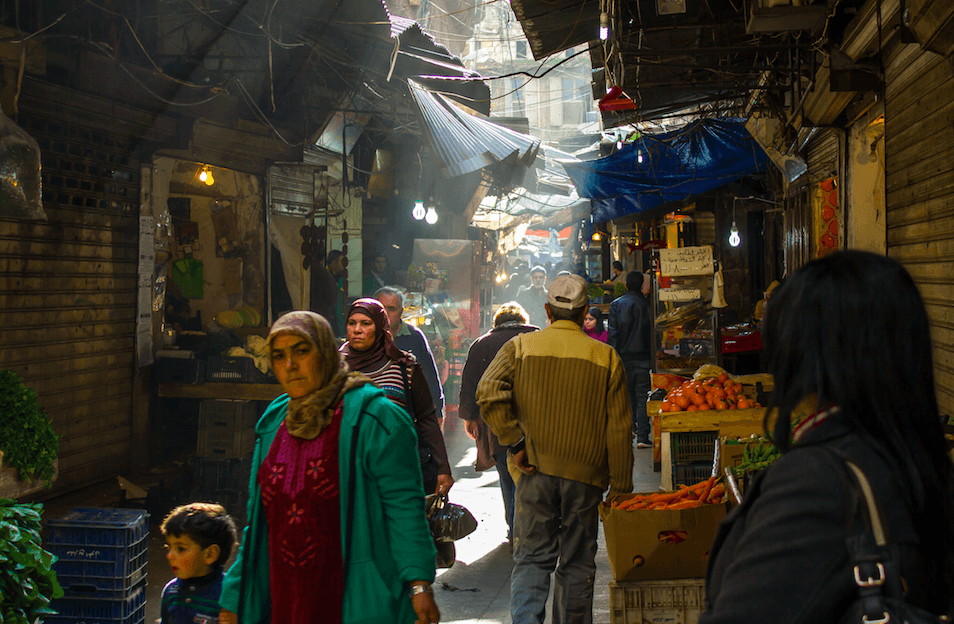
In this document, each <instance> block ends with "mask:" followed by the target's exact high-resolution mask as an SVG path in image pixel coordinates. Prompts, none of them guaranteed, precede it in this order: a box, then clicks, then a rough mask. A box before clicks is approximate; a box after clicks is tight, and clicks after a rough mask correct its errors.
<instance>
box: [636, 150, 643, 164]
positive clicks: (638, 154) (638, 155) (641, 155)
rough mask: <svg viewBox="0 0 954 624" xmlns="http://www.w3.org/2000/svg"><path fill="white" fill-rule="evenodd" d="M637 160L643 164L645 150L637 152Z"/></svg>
mask: <svg viewBox="0 0 954 624" xmlns="http://www.w3.org/2000/svg"><path fill="white" fill-rule="evenodd" d="M636 162H638V163H640V164H642V162H643V150H639V151H638V152H636Z"/></svg>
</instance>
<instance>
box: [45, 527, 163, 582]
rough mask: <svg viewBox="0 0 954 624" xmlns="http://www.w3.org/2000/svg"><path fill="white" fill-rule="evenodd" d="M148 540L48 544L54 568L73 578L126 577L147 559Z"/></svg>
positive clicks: (144, 563)
mask: <svg viewBox="0 0 954 624" xmlns="http://www.w3.org/2000/svg"><path fill="white" fill-rule="evenodd" d="M148 545H149V539H148V538H147V537H144V538H142V540H140V541H139V542H137V543H136V544H133V545H132V546H92V547H90V546H72V545H69V544H47V546H46V550H48V551H50V552H51V553H53V554H54V555H56V557H57V561H56V563H54V564H53V570H55V571H56V573H57V575H61V574H62V575H64V576H68V577H73V578H98V579H106V578H111V579H125V578H130V577H132V576H133V575H135V573H136V571H137V570H140V569H142V568H143V567H144V566H145V565H146V564H147V563H148V561H149V553H148V550H147V547H148Z"/></svg>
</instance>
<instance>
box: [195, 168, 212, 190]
mask: <svg viewBox="0 0 954 624" xmlns="http://www.w3.org/2000/svg"><path fill="white" fill-rule="evenodd" d="M199 182H205V185H206V186H212V185H213V184H215V178H214V177H212V170H211V169H209V168H208V167H202V171H200V172H199Z"/></svg>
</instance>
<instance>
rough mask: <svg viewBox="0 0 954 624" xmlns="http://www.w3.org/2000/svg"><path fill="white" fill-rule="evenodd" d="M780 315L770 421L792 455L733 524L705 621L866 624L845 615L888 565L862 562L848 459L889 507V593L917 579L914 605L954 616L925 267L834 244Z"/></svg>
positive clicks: (911, 588)
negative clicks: (917, 278) (917, 269)
mask: <svg viewBox="0 0 954 624" xmlns="http://www.w3.org/2000/svg"><path fill="white" fill-rule="evenodd" d="M765 320H766V327H765V330H764V333H763V335H764V336H765V345H766V351H767V356H768V368H769V372H770V373H772V374H773V375H774V381H775V392H774V393H773V396H772V399H771V403H770V404H769V408H770V411H769V414H768V415H767V416H766V421H765V427H766V430H767V431H768V432H770V433H771V436H772V439H773V441H774V443H775V445H776V446H777V447H778V448H779V449H780V450H781V451H782V455H781V457H780V458H779V459H778V460H777V461H776V462H775V463H774V464H773V465H772V466H771V467H770V468H768V469H767V470H765V471H763V472H761V473H759V475H758V476H756V477H755V478H754V479H753V481H752V483H751V484H747V486H746V491H745V498H744V499H743V501H742V504H741V505H740V506H739V507H737V508H736V509H735V510H733V512H732V513H730V514H729V515H728V516H727V517H726V518H725V520H723V523H722V525H720V527H719V532H718V533H717V534H716V538H715V540H714V542H713V544H712V548H711V550H710V556H709V569H708V575H707V579H706V603H707V610H706V611H705V612H704V613H703V614H702V615H701V616H700V617H699V624H722V623H725V624H729V623H731V624H744V623H746V622H751V623H752V624H763V623H765V622H773V623H775V624H789V623H791V624H795V623H802V622H806V623H807V622H853V623H854V624H860V622H861V620H862V617H860V615H859V614H855V616H854V619H850V618H848V619H846V613H847V612H848V609H849V607H850V606H851V605H852V604H853V603H856V601H858V599H859V596H860V595H861V594H862V592H869V591H872V588H874V587H876V586H878V583H877V582H876V581H874V579H876V578H877V576H878V572H876V571H875V570H874V568H875V566H874V565H873V563H872V559H871V558H866V559H864V560H863V561H862V560H861V559H857V558H856V557H857V555H858V552H857V551H856V550H855V549H856V548H857V547H858V546H859V545H861V544H863V543H864V542H862V541H861V540H859V539H858V533H857V531H858V530H859V529H861V528H862V527H864V526H865V522H864V516H862V515H861V513H860V510H859V509H858V507H857V506H855V505H852V504H849V503H851V501H852V500H855V501H857V500H858V499H857V498H854V497H853V495H854V492H855V488H853V487H852V480H851V478H850V477H849V476H848V475H849V474H850V473H849V470H848V468H847V461H850V462H852V463H853V464H855V465H857V466H858V467H860V469H861V471H862V472H863V473H864V475H865V476H866V478H867V480H868V481H869V482H870V484H871V489H872V490H873V493H874V498H875V499H876V501H877V503H878V504H879V506H880V508H881V514H880V515H881V516H882V518H883V520H884V528H885V532H886V534H887V536H888V546H889V548H885V549H878V556H879V558H881V559H882V561H884V566H883V568H882V570H881V572H882V574H884V570H885V569H887V570H888V571H889V573H888V575H887V578H886V579H885V577H884V576H882V579H883V582H884V589H885V590H888V589H889V588H894V587H898V588H899V590H900V587H902V586H903V588H904V593H905V594H906V600H907V602H908V603H910V604H913V605H917V606H919V607H921V608H922V609H925V610H928V611H930V612H933V613H936V614H939V615H940V614H945V615H948V616H950V615H952V611H954V508H952V500H954V496H952V495H954V480H952V465H951V460H950V458H949V457H948V455H947V452H946V451H945V446H944V435H943V431H942V428H941V416H940V414H939V413H938V404H937V398H936V396H935V386H934V374H933V370H932V362H931V353H932V349H931V324H930V322H929V321H928V316H927V313H926V310H925V307H924V303H923V301H922V299H921V295H920V293H919V292H918V289H917V286H915V283H914V281H913V280H912V279H911V276H910V275H908V273H907V271H905V270H904V268H903V267H902V266H901V265H899V264H898V263H897V262H895V261H894V260H891V259H890V258H887V257H885V256H880V255H876V254H872V253H867V252H860V251H841V252H837V253H833V254H831V255H828V256H825V257H824V258H821V259H819V260H814V261H812V262H810V263H808V264H806V265H805V266H803V267H802V268H800V269H798V270H797V271H796V272H795V273H794V274H793V275H792V276H791V278H790V279H789V280H787V281H786V283H785V284H784V285H782V286H781V287H779V289H778V290H777V291H776V293H775V294H774V296H773V297H772V306H771V308H770V309H769V310H768V311H767V312H766V317H765ZM862 500H863V498H862ZM868 533H869V538H870V533H871V531H870V530H869V531H868ZM849 537H850V538H851V540H849ZM871 547H872V550H874V541H873V540H872V541H871ZM877 565H878V567H881V566H882V564H881V563H880V562H878V564H877ZM869 577H872V578H871V579H869V581H865V580H864V579H867V578H869ZM878 591H881V590H880V589H879V590H878ZM868 606H869V607H870V606H872V603H871V602H868ZM886 615H887V613H886V612H882V611H881V609H878V612H877V613H871V612H870V611H869V612H868V613H867V614H866V616H865V619H867V621H869V622H875V621H878V622H886V621H887V619H888V618H887V617H883V616H886ZM896 615H897V614H896ZM891 621H892V622H894V621H895V619H894V618H891ZM898 621H899V622H900V619H898ZM925 621H926V620H925Z"/></svg>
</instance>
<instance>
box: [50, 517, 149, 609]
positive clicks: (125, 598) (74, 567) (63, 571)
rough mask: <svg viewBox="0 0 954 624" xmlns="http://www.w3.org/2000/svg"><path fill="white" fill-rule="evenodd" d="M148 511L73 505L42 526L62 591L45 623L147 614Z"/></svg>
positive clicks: (52, 604) (53, 603)
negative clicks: (53, 612)
mask: <svg viewBox="0 0 954 624" xmlns="http://www.w3.org/2000/svg"><path fill="white" fill-rule="evenodd" d="M148 544H149V514H148V513H146V512H145V511H144V510H142V509H108V508H95V507H76V508H74V509H71V510H70V511H69V512H68V513H67V514H66V515H65V516H63V517H62V518H60V519H57V520H50V521H48V522H47V524H46V529H45V548H46V550H48V551H49V552H51V553H52V554H54V555H55V556H56V557H57V560H56V562H55V563H54V564H53V571H54V572H56V576H57V580H58V581H59V583H60V585H61V586H62V587H63V591H64V596H63V597H62V598H60V599H59V600H54V601H53V602H52V603H51V604H50V607H51V608H52V609H55V610H56V611H57V612H58V614H57V615H48V616H46V617H44V618H43V621H44V622H47V623H49V624H58V623H62V624H80V623H83V624H141V623H142V622H145V619H146V565H147V563H148V548H147V547H148Z"/></svg>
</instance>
